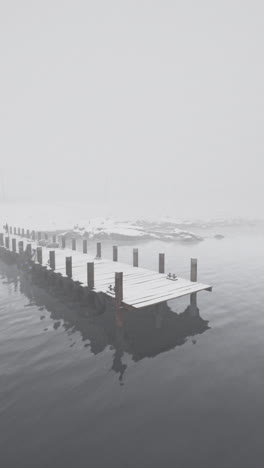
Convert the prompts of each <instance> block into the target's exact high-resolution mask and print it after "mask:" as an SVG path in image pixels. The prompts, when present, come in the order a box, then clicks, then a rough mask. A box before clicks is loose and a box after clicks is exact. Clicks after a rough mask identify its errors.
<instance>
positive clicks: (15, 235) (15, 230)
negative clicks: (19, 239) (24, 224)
mask: <svg viewBox="0 0 264 468" xmlns="http://www.w3.org/2000/svg"><path fill="white" fill-rule="evenodd" d="M14 235H15V236H16V228H15V227H14Z"/></svg>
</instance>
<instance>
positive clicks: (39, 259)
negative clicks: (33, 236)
mask: <svg viewBox="0 0 264 468" xmlns="http://www.w3.org/2000/svg"><path fill="white" fill-rule="evenodd" d="M37 262H39V263H40V264H41V265H42V247H37Z"/></svg>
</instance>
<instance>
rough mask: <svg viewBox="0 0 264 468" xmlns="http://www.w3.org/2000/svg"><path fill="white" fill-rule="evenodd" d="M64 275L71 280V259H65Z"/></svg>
mask: <svg viewBox="0 0 264 468" xmlns="http://www.w3.org/2000/svg"><path fill="white" fill-rule="evenodd" d="M65 260H66V264H65V266H66V275H67V276H68V277H69V278H72V257H66V259H65Z"/></svg>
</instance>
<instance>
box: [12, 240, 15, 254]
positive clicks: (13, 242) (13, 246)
mask: <svg viewBox="0 0 264 468" xmlns="http://www.w3.org/2000/svg"><path fill="white" fill-rule="evenodd" d="M12 250H13V252H16V239H12Z"/></svg>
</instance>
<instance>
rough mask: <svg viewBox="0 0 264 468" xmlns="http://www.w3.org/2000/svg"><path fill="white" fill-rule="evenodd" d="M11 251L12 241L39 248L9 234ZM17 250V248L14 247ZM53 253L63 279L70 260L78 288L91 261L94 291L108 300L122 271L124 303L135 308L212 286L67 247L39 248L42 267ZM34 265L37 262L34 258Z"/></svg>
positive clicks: (84, 281)
mask: <svg viewBox="0 0 264 468" xmlns="http://www.w3.org/2000/svg"><path fill="white" fill-rule="evenodd" d="M9 237H10V249H11V248H12V245H11V239H12V238H15V239H16V240H17V242H18V241H21V240H23V241H24V246H25V245H26V244H28V243H30V244H31V245H32V249H36V248H37V247H38V246H39V243H38V242H37V241H32V240H29V239H27V238H25V237H21V236H18V235H12V234H10V236H9ZM17 248H18V247H17ZM50 251H55V257H56V261H55V263H56V265H55V266H56V268H55V272H56V273H60V274H61V275H62V276H64V277H65V276H66V270H65V262H66V260H65V259H66V257H72V280H73V281H75V282H77V283H79V284H80V286H85V287H87V262H94V285H95V287H94V289H93V291H94V292H97V293H99V292H101V293H104V294H107V295H108V296H110V297H114V296H113V293H112V292H110V291H109V286H110V285H112V286H114V284H115V273H116V272H123V301H122V302H123V304H126V305H128V306H131V307H134V308H136V309H138V308H142V307H146V306H150V305H154V304H158V303H160V302H165V301H168V300H171V299H176V298H178V297H181V296H185V295H188V294H193V293H197V292H199V291H202V290H207V291H211V289H212V287H211V286H210V285H208V284H202V283H198V282H192V281H189V280H186V279H183V278H179V277H177V280H176V281H174V280H171V279H168V278H167V274H162V273H158V272H155V271H152V270H148V269H145V268H141V267H134V266H132V265H128V264H125V263H121V262H115V261H113V260H109V259H105V258H102V259H97V258H95V257H94V256H92V255H91V254H89V253H88V254H85V253H82V252H79V251H77V250H71V249H69V248H64V249H62V248H55V249H54V248H48V247H45V246H42V265H43V266H44V267H46V268H47V269H50V266H49V252H50ZM34 261H35V263H38V262H37V260H36V256H35V258H34Z"/></svg>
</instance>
